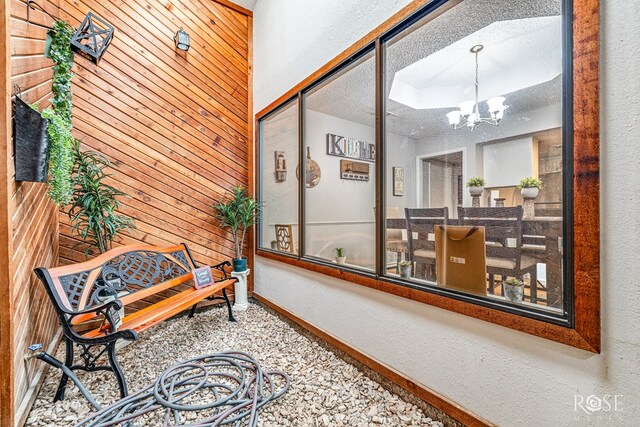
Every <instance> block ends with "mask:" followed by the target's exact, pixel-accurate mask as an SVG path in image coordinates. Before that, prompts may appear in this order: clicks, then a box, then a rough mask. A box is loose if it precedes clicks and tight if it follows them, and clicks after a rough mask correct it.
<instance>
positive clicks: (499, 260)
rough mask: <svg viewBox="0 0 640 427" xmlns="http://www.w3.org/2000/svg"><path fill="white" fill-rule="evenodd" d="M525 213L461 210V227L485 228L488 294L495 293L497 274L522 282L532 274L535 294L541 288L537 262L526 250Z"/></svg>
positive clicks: (502, 209) (516, 209)
mask: <svg viewBox="0 0 640 427" xmlns="http://www.w3.org/2000/svg"><path fill="white" fill-rule="evenodd" d="M522 214H523V209H522V206H515V207H499V208H463V207H459V208H458V220H459V223H460V224H461V225H472V226H479V227H484V228H485V240H486V248H487V274H488V275H489V286H488V292H489V293H491V294H494V293H495V281H494V279H495V276H496V275H499V276H501V277H502V278H504V277H516V278H518V279H520V280H522V279H523V276H524V275H525V274H527V273H528V274H530V281H531V284H533V286H532V287H531V288H530V290H531V294H533V293H535V290H536V288H537V287H536V282H537V278H536V264H537V259H536V258H535V257H532V256H529V255H526V254H524V253H523V251H522ZM532 296H533V295H532Z"/></svg>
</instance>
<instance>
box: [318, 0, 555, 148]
mask: <svg viewBox="0 0 640 427" xmlns="http://www.w3.org/2000/svg"><path fill="white" fill-rule="evenodd" d="M560 13H561V2H560V1H559V0H528V1H518V2H510V3H505V2H494V1H491V0H465V1H463V2H461V3H460V4H458V5H456V6H454V7H453V8H452V9H450V10H449V11H447V12H446V13H444V14H442V15H441V16H439V17H437V18H435V19H433V20H431V21H430V22H429V23H428V24H426V25H424V26H422V27H419V28H416V27H417V26H414V27H412V29H411V31H409V30H407V31H405V32H403V33H402V34H400V35H398V36H396V38H395V39H394V40H392V41H391V42H390V43H389V46H388V49H387V54H386V56H387V71H386V94H387V95H388V94H389V90H390V88H391V85H392V83H393V78H394V76H395V73H396V72H397V71H400V70H402V69H404V68H406V67H407V66H409V65H411V64H414V63H416V62H417V61H419V60H421V59H423V58H426V57H428V56H429V55H432V54H433V53H435V52H437V51H439V50H442V49H444V48H446V47H447V46H449V45H451V44H452V43H455V42H456V41H458V40H461V39H463V38H465V37H467V36H469V35H470V34H472V33H475V32H477V31H479V30H481V29H482V28H484V27H486V26H488V25H490V24H492V23H493V22H495V21H499V20H513V19H523V18H531V17H537V16H554V15H559V14H560ZM535 48H536V46H535V45H533V46H532V45H531V44H530V43H526V44H524V45H523V46H522V49H523V50H527V49H535ZM471 71H472V73H473V70H471ZM374 75H375V61H374V58H373V57H372V56H370V57H368V58H367V59H365V60H364V61H360V62H359V63H358V65H357V66H356V67H355V68H352V69H350V70H349V71H347V72H345V73H343V74H341V75H340V77H339V78H337V79H333V80H331V81H330V82H329V83H326V84H324V85H323V86H322V87H320V88H318V89H316V90H314V92H313V93H312V94H310V95H309V96H308V98H307V99H306V107H307V108H310V109H312V110H315V111H320V112H323V113H326V114H330V115H333V116H338V117H342V118H345V119H347V120H351V121H355V122H359V123H363V124H367V125H370V126H372V125H373V123H374V116H373V112H374V110H375V91H374ZM472 84H473V79H472V80H471V82H470V85H472ZM480 85H481V86H482V77H481V78H480ZM561 87H562V86H561V77H556V78H554V79H552V80H551V81H549V82H546V83H542V84H537V85H534V86H530V87H528V88H525V89H521V90H517V91H514V92H511V93H501V95H504V96H506V97H507V101H506V102H505V103H506V104H507V105H509V107H510V108H509V109H507V111H506V113H505V120H507V119H508V118H509V117H510V116H513V115H523V116H526V113H527V112H528V111H531V110H533V109H535V108H538V107H543V106H545V105H551V104H557V103H559V102H560V101H561ZM387 111H388V112H389V113H388V115H387V118H388V119H387V130H388V131H390V132H393V133H396V134H399V135H405V136H409V137H416V138H419V137H421V136H424V135H425V134H426V133H429V134H434V133H440V132H447V131H448V129H449V126H448V124H447V121H446V118H445V114H446V113H447V112H448V111H451V109H450V108H441V109H422V110H416V109H413V108H410V107H407V106H405V105H402V104H400V103H397V102H394V101H392V100H387ZM481 112H482V108H481Z"/></svg>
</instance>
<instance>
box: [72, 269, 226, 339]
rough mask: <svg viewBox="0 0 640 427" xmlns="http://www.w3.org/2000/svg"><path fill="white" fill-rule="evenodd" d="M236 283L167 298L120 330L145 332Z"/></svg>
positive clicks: (134, 315)
mask: <svg viewBox="0 0 640 427" xmlns="http://www.w3.org/2000/svg"><path fill="white" fill-rule="evenodd" d="M234 282H235V280H233V279H228V280H224V281H221V282H217V283H215V284H213V285H211V286H208V287H206V288H202V289H195V288H190V289H187V290H185V291H182V292H180V293H179V294H177V295H174V296H172V297H171V298H167V299H165V300H162V301H160V302H158V303H156V304H153V305H151V306H149V307H146V308H143V309H142V310H138V311H136V312H135V313H132V314H130V315H129V316H126V317H125V318H124V319H123V320H122V326H121V327H120V329H133V330H135V331H138V332H141V331H145V330H147V329H149V328H151V327H152V326H155V325H156V324H158V323H161V322H162V321H164V320H166V319H168V318H170V317H172V316H175V315H176V314H178V313H180V312H182V311H184V310H186V309H188V308H190V307H191V306H193V305H194V304H195V303H197V302H199V301H202V300H203V299H205V298H208V297H210V296H212V295H214V294H215V293H216V292H218V291H220V290H222V289H223V288H226V287H228V286H231V285H232V284H233V283H234ZM104 332H105V331H104V330H103V329H102V328H97V329H94V330H91V331H89V332H87V333H85V334H84V335H83V336H84V337H85V338H95V337H98V336H102V335H104Z"/></svg>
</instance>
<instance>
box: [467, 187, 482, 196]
mask: <svg viewBox="0 0 640 427" xmlns="http://www.w3.org/2000/svg"><path fill="white" fill-rule="evenodd" d="M483 192H484V187H469V194H471V195H472V196H482V193H483Z"/></svg>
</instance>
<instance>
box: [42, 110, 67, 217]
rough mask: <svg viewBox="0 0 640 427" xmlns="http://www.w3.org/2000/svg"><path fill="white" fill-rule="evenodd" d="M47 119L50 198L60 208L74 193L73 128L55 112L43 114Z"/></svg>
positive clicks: (48, 111)
mask: <svg viewBox="0 0 640 427" xmlns="http://www.w3.org/2000/svg"><path fill="white" fill-rule="evenodd" d="M42 117H44V118H45V119H47V121H48V124H47V133H48V134H49V197H51V200H53V202H54V203H55V204H56V205H58V206H60V205H66V204H68V203H69V201H70V200H71V192H72V191H73V178H72V177H71V173H72V171H73V153H72V151H71V150H72V144H73V136H72V135H71V128H70V127H69V126H68V125H67V123H66V122H65V121H64V119H63V118H62V117H61V116H60V115H59V114H57V113H56V112H55V111H54V110H52V109H50V108H47V109H46V110H44V111H43V112H42Z"/></svg>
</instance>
